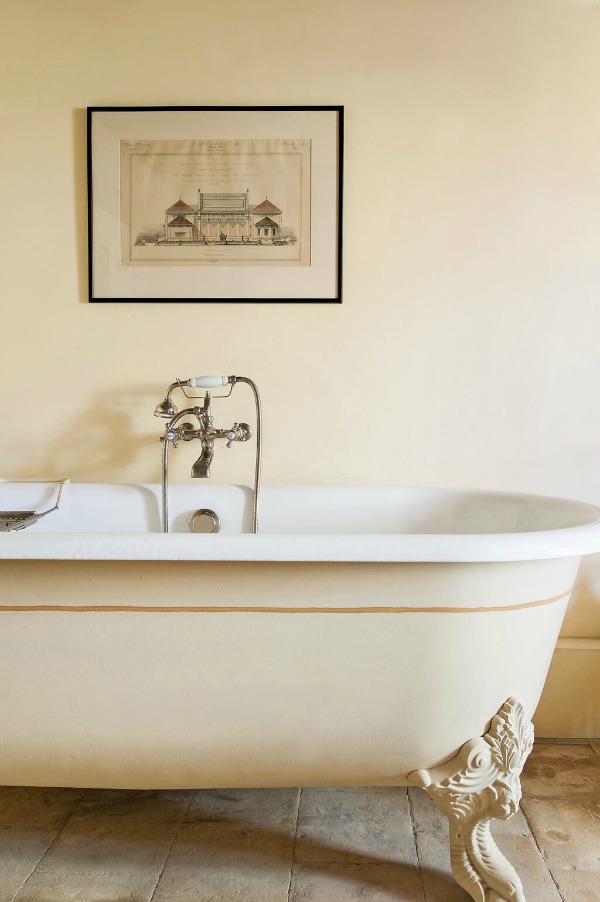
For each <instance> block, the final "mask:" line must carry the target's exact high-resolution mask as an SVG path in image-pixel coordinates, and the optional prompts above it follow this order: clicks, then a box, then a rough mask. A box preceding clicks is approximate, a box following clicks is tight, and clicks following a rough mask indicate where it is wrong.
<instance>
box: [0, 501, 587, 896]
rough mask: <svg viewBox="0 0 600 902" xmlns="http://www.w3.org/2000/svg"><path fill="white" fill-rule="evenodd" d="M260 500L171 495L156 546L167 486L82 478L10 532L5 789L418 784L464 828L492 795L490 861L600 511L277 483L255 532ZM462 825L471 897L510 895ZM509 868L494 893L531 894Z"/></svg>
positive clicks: (0, 660) (0, 544)
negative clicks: (254, 508) (203, 529)
mask: <svg viewBox="0 0 600 902" xmlns="http://www.w3.org/2000/svg"><path fill="white" fill-rule="evenodd" d="M44 491H47V490H43V489H42V488H41V487H39V486H37V487H36V486H23V485H21V486H19V487H17V486H8V485H4V486H0V509H7V508H8V507H11V508H13V509H14V508H16V507H18V505H19V504H21V505H23V506H29V507H31V508H36V509H43V507H44V504H45V502H46V501H47V500H48V499H47V497H46V496H45V495H44ZM23 492H25V493H26V494H27V493H29V494H28V495H27V497H24V496H23ZM36 492H38V495H35V493H36ZM7 493H8V494H7ZM10 493H12V494H10ZM17 495H18V496H19V497H17ZM251 501H252V496H251V492H250V490H249V489H246V488H243V487H237V486H229V487H226V486H224V487H219V486H214V485H208V486H207V485H203V484H193V485H190V486H173V487H172V488H171V493H170V515H171V525H172V529H173V532H172V533H171V534H169V535H162V534H161V533H160V532H159V529H160V487H158V486H129V485H104V486H102V485H71V486H70V487H69V492H68V496H67V497H66V499H65V501H64V503H63V505H62V507H61V509H60V510H59V511H57V512H55V513H53V514H50V515H48V516H47V517H46V518H45V519H43V520H41V521H39V523H38V524H36V525H35V526H33V527H31V528H30V529H27V530H23V531H21V532H17V533H5V534H2V535H0V558H2V559H3V561H2V564H1V565H0V572H1V573H2V580H1V585H0V618H1V620H0V622H1V629H0V683H1V685H2V686H3V687H4V691H3V694H2V700H1V701H0V783H5V784H37V785H69V786H96V787H98V786H104V787H133V788H147V787H154V788H167V787H226V786H227V787H233V786H246V787H249V786H261V787H267V786H290V785H299V784H302V783H303V784H305V785H321V786H323V785H346V786H348V785H393V784H398V785H403V784H407V783H414V784H417V785H422V786H424V787H426V788H427V791H428V792H430V794H431V795H432V797H434V798H436V801H437V802H438V804H439V805H440V807H442V809H443V810H445V808H444V806H446V809H447V810H446V813H447V814H448V815H449V817H450V819H451V823H452V822H453V818H454V820H456V818H459V820H460V818H462V820H463V821H464V819H465V817H467V816H468V817H469V818H471V819H473V818H475V814H473V812H471V814H469V813H468V811H470V810H471V809H470V808H469V806H467V809H468V810H467V809H465V804H464V798H467V796H468V798H469V799H475V798H476V799H477V805H476V806H475V807H476V808H477V811H478V814H477V818H476V822H475V821H473V824H472V826H473V831H475V832H477V831H476V830H475V828H476V826H477V825H479V826H477V830H478V831H479V832H478V835H479V834H481V836H480V839H479V840H478V842H479V845H480V846H481V849H483V845H485V843H486V842H488V840H486V839H485V836H484V834H485V831H483V832H482V831H481V829H480V828H481V822H482V821H485V820H486V818H488V819H489V817H492V816H500V817H505V816H507V813H506V811H504V809H505V808H506V809H508V808H510V809H511V810H512V809H514V807H515V805H517V804H518V796H519V789H518V776H519V773H520V770H521V768H522V765H523V763H524V760H525V758H526V755H527V754H528V751H529V747H530V739H531V736H530V725H529V721H530V719H531V717H532V715H533V712H534V711H535V708H536V705H537V703H538V701H539V698H540V694H541V692H542V688H543V685H544V680H545V678H546V674H547V671H548V667H549V664H550V659H551V656H552V653H553V649H554V646H555V643H556V639H557V636H558V633H559V630H560V627H561V622H562V619H563V616H564V613H565V609H566V606H567V603H568V600H569V595H570V592H571V589H572V586H573V582H574V580H575V576H576V573H577V569H578V566H579V561H580V558H581V555H583V554H587V553H591V552H596V551H598V550H600V511H599V510H598V509H597V508H595V507H592V506H591V505H587V504H582V503H578V502H570V501H562V500H557V499H549V498H541V497H536V496H526V495H507V494H491V493H478V492H461V491H441V490H437V489H427V490H422V489H402V488H360V489H354V488H307V487H266V488H264V489H263V492H262V498H261V507H260V515H259V530H260V534H259V535H251V534H248V532H247V530H248V529H249V523H250V518H251ZM199 507H203V508H206V507H208V508H212V509H214V510H215V511H216V512H217V513H218V515H219V517H220V519H221V524H222V529H221V533H220V534H219V535H193V534H188V533H187V532H186V528H187V521H188V519H189V516H190V514H191V513H192V512H193V511H194V510H195V509H196V508H199ZM244 530H246V532H244ZM7 687H10V690H9V691H6V689H7ZM508 699H513V700H514V701H511V702H510V704H509V705H508V706H506V704H505V703H506V702H507V700H508ZM497 712H501V714H500V719H498V717H495V715H496V714H497ZM482 737H483V738H482ZM465 743H467V745H466V746H465ZM482 743H483V745H482ZM463 746H464V748H462V749H461V747H463ZM494 750H496V751H494ZM498 750H499V751H498ZM496 752H497V753H496ZM445 762H449V763H447V764H445ZM482 762H483V763H482ZM461 792H462V793H463V796H462V798H463V804H462V807H461V806H459V809H460V811H458V809H457V810H456V811H454V809H453V807H452V806H453V805H454V801H452V800H453V799H455V797H456V796H457V793H458V794H460V793H461ZM453 793H454V795H453ZM465 794H466V795H465ZM505 797H506V798H508V801H506V799H505ZM502 799H505V804H504V808H503V807H502V805H500V801H499V800H502ZM473 804H474V803H473ZM494 806H495V807H494ZM498 806H500V807H498ZM471 808H473V805H471ZM465 810H467V814H465ZM457 812H458V813H457ZM486 812H487V814H486ZM503 812H504V813H503ZM463 827H464V825H463ZM455 832H456V831H455ZM466 833H468V830H465V829H463V828H461V829H460V830H458V833H457V834H456V836H454V839H453V840H452V843H453V848H454V853H453V854H454V869H455V874H456V876H457V879H458V880H459V882H461V883H462V885H463V886H465V888H466V889H468V891H469V892H470V893H471V894H472V895H473V898H477V895H476V893H477V892H478V891H479V890H477V889H476V888H475V889H474V886H475V884H474V883H473V880H477V879H479V880H480V882H481V885H482V886H484V887H486V886H491V887H494V886H495V884H494V883H493V881H492V879H491V877H490V873H489V872H486V875H483V876H482V874H481V867H480V866H479V865H476V863H474V861H475V859H474V857H473V855H472V854H471V853H467V852H466V851H465V850H464V848H462V846H464V842H465V840H464V836H465V835H466ZM457 836H458V838H457ZM461 837H462V838H461ZM481 837H483V838H481ZM489 842H491V840H489ZM461 843H462V846H461ZM457 844H458V845H457ZM482 844H483V845H482ZM459 847H460V848H459ZM457 849H458V851H457ZM461 849H462V851H461ZM481 849H480V851H481ZM484 851H485V850H484ZM482 854H483V852H482ZM461 855H462V856H463V858H464V861H463V862H462V864H461V861H462V859H461ZM465 856H466V858H465ZM479 857H481V855H480V856H479ZM484 857H485V856H484ZM475 858H477V855H475ZM457 861H458V862H459V863H458V865H457V864H456V862H457ZM465 862H466V863H465ZM505 865H506V867H505ZM461 868H462V870H461ZM503 868H504V871H503V870H502V869H503ZM507 868H509V869H510V866H508V865H507V864H506V863H504V864H503V865H502V867H500V871H499V872H498V873H500V872H502V875H503V876H502V880H503V881H504V883H502V890H501V892H502V893H504V895H499V896H498V899H504V898H507V899H508V898H510V899H513V900H518V899H522V895H521V896H519V895H518V892H517V890H518V886H517V883H515V880H518V878H516V875H514V872H512V870H506V869H507ZM463 871H464V873H463ZM471 871H474V872H476V874H479V877H477V876H476V877H473V875H472V874H471ZM461 874H462V876H461ZM465 874H467V876H465ZM507 874H508V876H507ZM499 879H500V878H499ZM507 881H508V883H507ZM511 881H512V882H511ZM509 884H510V886H513V888H514V886H517V890H515V891H514V892H513V895H510V896H509V895H508V890H507V889H506V888H505V887H506V886H508V885H509ZM496 891H498V890H496ZM511 892H512V890H511ZM515 893H517V894H516V895H515Z"/></svg>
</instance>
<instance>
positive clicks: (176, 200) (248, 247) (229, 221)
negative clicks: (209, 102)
mask: <svg viewBox="0 0 600 902" xmlns="http://www.w3.org/2000/svg"><path fill="white" fill-rule="evenodd" d="M310 150H311V142H310V140H308V139H306V140H304V139H298V140H297V139H294V140H290V139H281V140H280V139H264V140H257V139H227V140H207V139H201V140H179V139H177V140H149V141H121V168H120V171H121V264H122V265H125V266H127V265H134V266H140V265H141V266H144V265H149V266H153V265H161V264H162V265H194V264H206V265H215V264H217V265H218V264H221V265H227V266H230V265H249V266H251V265H261V266H273V265H275V266H281V265H304V266H307V265H310V238H311V223H310Z"/></svg>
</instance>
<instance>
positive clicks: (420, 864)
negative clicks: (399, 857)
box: [406, 786, 427, 902]
mask: <svg viewBox="0 0 600 902" xmlns="http://www.w3.org/2000/svg"><path fill="white" fill-rule="evenodd" d="M406 796H407V798H408V814H409V817H410V826H411V829H412V835H413V844H414V847H415V855H416V856H417V869H418V871H419V880H420V881H421V892H422V893H423V900H424V902H427V897H426V895H425V881H424V880H423V862H422V859H421V852H420V850H419V840H418V838H417V825H416V823H415V817H414V814H413V804H412V799H411V797H410V791H409V788H408V786H407V787H406Z"/></svg>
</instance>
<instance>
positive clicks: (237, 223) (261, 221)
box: [164, 190, 283, 244]
mask: <svg viewBox="0 0 600 902" xmlns="http://www.w3.org/2000/svg"><path fill="white" fill-rule="evenodd" d="M282 215H283V214H282V211H281V210H280V209H279V207H276V206H275V204H273V203H271V201H270V200H269V199H268V198H265V199H264V201H263V202H262V203H261V204H258V205H257V206H252V205H251V204H250V198H249V192H248V191H244V192H237V193H236V192H233V193H207V192H204V191H200V190H198V204H197V205H196V206H195V207H193V206H190V205H189V204H186V203H185V201H183V200H182V199H181V197H180V198H179V200H178V201H176V203H174V204H172V206H170V207H168V209H167V210H165V238H164V240H165V241H166V242H169V243H176V244H183V243H186V244H187V243H211V242H221V243H224V242H240V243H244V242H252V243H255V244H273V243H279V241H280V240H281V219H282Z"/></svg>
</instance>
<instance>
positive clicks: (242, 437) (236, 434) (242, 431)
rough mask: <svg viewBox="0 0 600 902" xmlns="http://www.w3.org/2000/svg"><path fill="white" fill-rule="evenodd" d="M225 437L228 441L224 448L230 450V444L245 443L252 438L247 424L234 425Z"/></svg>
mask: <svg viewBox="0 0 600 902" xmlns="http://www.w3.org/2000/svg"><path fill="white" fill-rule="evenodd" d="M226 437H227V440H228V441H227V445H226V446H225V447H227V448H231V443H232V442H247V441H248V439H250V438H252V429H251V428H250V426H249V425H248V423H234V424H233V428H232V429H230V430H229V432H228V433H227V436H226Z"/></svg>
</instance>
